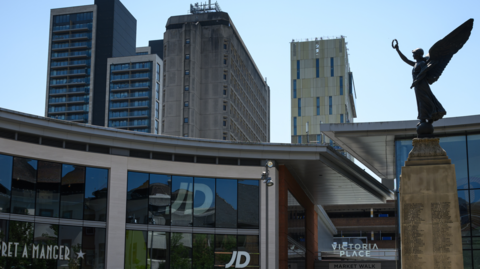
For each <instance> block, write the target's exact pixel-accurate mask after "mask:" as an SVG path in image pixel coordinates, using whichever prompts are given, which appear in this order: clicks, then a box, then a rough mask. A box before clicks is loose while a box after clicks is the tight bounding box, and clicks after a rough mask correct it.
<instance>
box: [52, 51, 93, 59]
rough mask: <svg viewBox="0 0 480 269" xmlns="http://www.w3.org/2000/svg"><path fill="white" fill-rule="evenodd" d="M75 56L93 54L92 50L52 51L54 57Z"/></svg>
mask: <svg viewBox="0 0 480 269" xmlns="http://www.w3.org/2000/svg"><path fill="white" fill-rule="evenodd" d="M73 56H87V57H90V56H91V52H90V51H74V52H70V53H68V52H60V53H56V52H55V53H52V58H63V57H73Z"/></svg>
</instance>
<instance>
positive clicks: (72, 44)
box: [52, 41, 92, 49]
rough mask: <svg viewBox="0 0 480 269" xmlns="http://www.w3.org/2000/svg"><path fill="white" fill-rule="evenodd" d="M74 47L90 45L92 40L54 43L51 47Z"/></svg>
mask: <svg viewBox="0 0 480 269" xmlns="http://www.w3.org/2000/svg"><path fill="white" fill-rule="evenodd" d="M76 47H88V48H91V47H92V42H89V41H88V42H74V43H54V44H53V45H52V49H68V48H76Z"/></svg>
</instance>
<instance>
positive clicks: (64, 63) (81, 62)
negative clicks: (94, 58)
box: [51, 60, 90, 67]
mask: <svg viewBox="0 0 480 269" xmlns="http://www.w3.org/2000/svg"><path fill="white" fill-rule="evenodd" d="M69 65H90V60H76V61H61V62H52V65H51V66H52V67H59V66H69Z"/></svg>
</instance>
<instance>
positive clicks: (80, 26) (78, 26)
mask: <svg viewBox="0 0 480 269" xmlns="http://www.w3.org/2000/svg"><path fill="white" fill-rule="evenodd" d="M84 28H87V29H90V30H92V23H78V24H73V25H60V26H54V27H53V31H64V30H70V29H84Z"/></svg>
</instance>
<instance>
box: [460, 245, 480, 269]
mask: <svg viewBox="0 0 480 269" xmlns="http://www.w3.org/2000/svg"><path fill="white" fill-rule="evenodd" d="M464 269H467V267H465V268H464ZM473 269H480V250H474V251H473Z"/></svg>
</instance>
